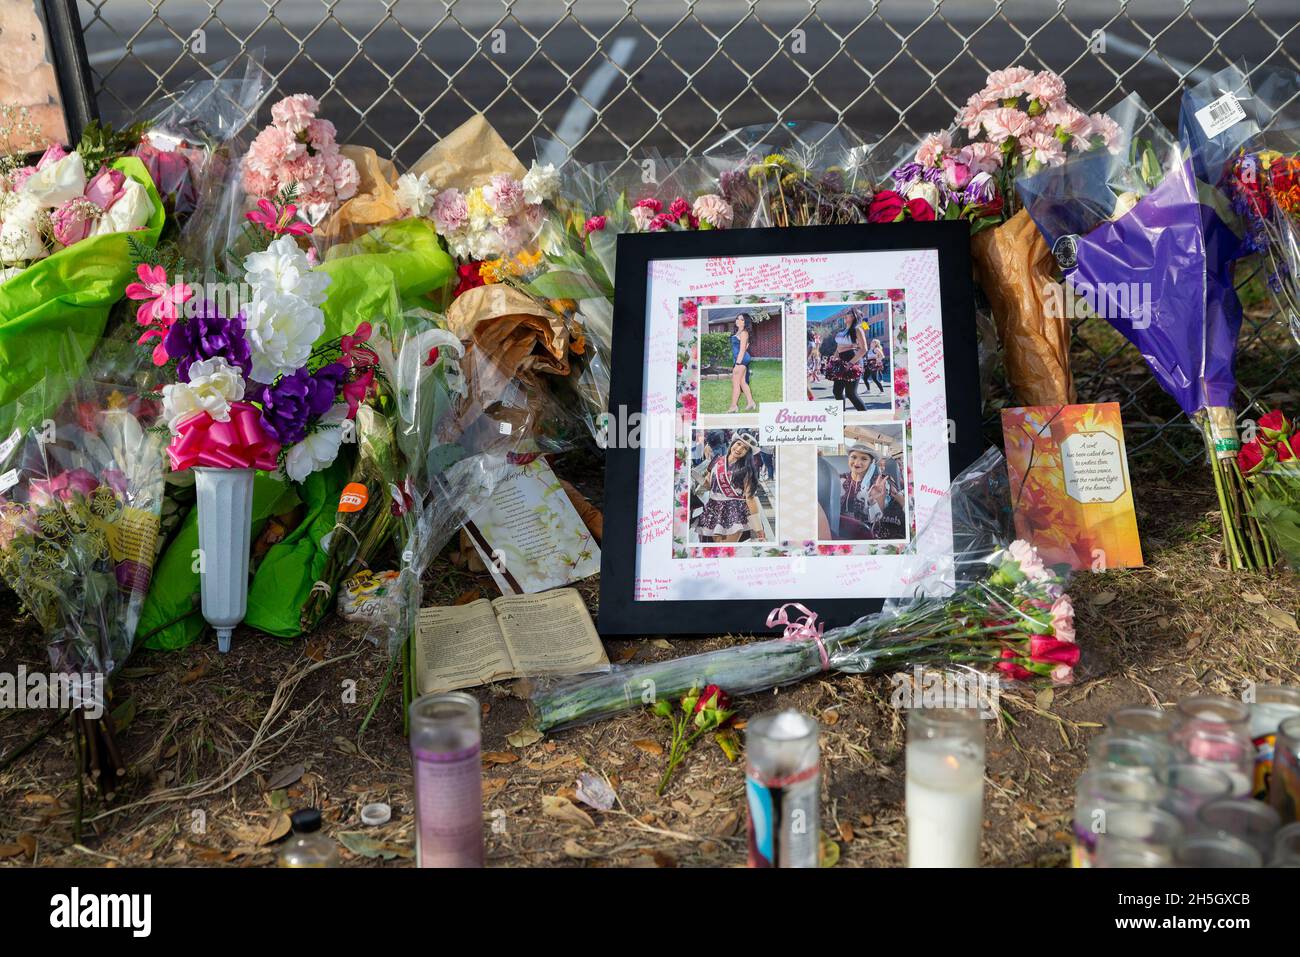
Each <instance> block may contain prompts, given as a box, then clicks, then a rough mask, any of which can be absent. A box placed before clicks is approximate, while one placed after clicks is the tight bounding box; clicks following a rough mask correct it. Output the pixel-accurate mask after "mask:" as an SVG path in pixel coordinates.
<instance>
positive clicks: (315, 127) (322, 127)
mask: <svg viewBox="0 0 1300 957" xmlns="http://www.w3.org/2000/svg"><path fill="white" fill-rule="evenodd" d="M306 129H307V142H308V143H310V144H311V148H312V149H314V150H315V151H316V152H317V153H337V152H338V151H339V145H338V143H337V142H335V139H334V138H335V136H336V135H337V134H338V131H337V130H336V129H334V124H333V123H331V122H330V121H329V120H323V119H313V120H312V121H311V122H309V123H308V124H307V128H306Z"/></svg>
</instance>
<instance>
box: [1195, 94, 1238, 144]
mask: <svg viewBox="0 0 1300 957" xmlns="http://www.w3.org/2000/svg"><path fill="white" fill-rule="evenodd" d="M1245 118H1246V111H1245V110H1244V109H1242V107H1241V104H1240V103H1239V102H1237V97H1236V96H1234V95H1233V94H1231V93H1225V94H1223V96H1221V97H1219V98H1218V99H1217V100H1214V101H1213V102H1212V103H1210V104H1209V105H1208V106H1203V107H1201V108H1200V109H1199V110H1197V111H1196V122H1198V123H1200V124H1201V129H1203V130H1204V131H1205V135H1206V136H1208V137H1210V138H1211V139H1213V138H1214V137H1216V136H1218V135H1219V134H1220V133H1222V132H1223V131H1224V130H1226V129H1228V128H1229V127H1231V126H1234V125H1236V124H1237V123H1240V122H1241V121H1242V120H1244V119H1245Z"/></svg>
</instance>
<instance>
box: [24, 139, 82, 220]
mask: <svg viewBox="0 0 1300 957" xmlns="http://www.w3.org/2000/svg"><path fill="white" fill-rule="evenodd" d="M21 191H22V192H24V193H26V194H27V195H28V196H31V197H32V198H33V199H35V200H36V201H37V202H38V203H40V204H41V205H42V206H48V207H50V208H51V209H52V208H54V207H55V206H58V205H60V204H61V203H66V202H67V201H68V200H70V199H76V198H77V197H78V196H82V195H84V194H85V192H86V167H85V165H84V164H83V163H82V162H81V155H80V154H79V153H69V154H68V155H67V156H65V157H63V159H61V160H57V161H56V162H53V163H50V164H49V165H48V166H46V167H45V169H38V170H37V171H36V172H35V173H33V174H32V175H31V176H29V177H27V181H26V182H25V183H23V185H22V188H21Z"/></svg>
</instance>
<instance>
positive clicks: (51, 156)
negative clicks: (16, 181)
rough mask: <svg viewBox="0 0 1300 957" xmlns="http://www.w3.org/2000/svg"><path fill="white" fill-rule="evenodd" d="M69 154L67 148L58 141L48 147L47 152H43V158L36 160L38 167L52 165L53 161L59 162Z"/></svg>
mask: <svg viewBox="0 0 1300 957" xmlns="http://www.w3.org/2000/svg"><path fill="white" fill-rule="evenodd" d="M67 156H68V151H67V150H65V149H64V148H63V147H62V146H60V145H59V144H58V143H55V144H54V145H53V146H50V147H48V148H47V149H46V150H45V152H44V153H42V154H41V158H40V159H38V160H37V161H36V168H37V169H45V167H47V166H49V165H51V164H52V163H57V162H58V161H59V160H61V159H66V158H67Z"/></svg>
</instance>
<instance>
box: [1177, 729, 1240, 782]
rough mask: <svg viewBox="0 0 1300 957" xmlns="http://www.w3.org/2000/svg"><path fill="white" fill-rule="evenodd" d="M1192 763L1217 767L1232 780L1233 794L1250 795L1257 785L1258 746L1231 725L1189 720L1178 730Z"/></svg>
mask: <svg viewBox="0 0 1300 957" xmlns="http://www.w3.org/2000/svg"><path fill="white" fill-rule="evenodd" d="M1178 736H1179V737H1180V738H1181V739H1182V740H1181V742H1180V743H1181V745H1182V747H1184V748H1185V749H1186V751H1187V758H1188V760H1189V761H1190V762H1191V763H1192V764H1202V765H1205V766H1206V767H1212V768H1217V769H1218V770H1220V771H1222V772H1223V773H1224V774H1226V775H1227V776H1228V777H1229V778H1230V779H1231V781H1232V796H1233V797H1247V796H1249V795H1250V794H1251V793H1252V791H1253V788H1254V775H1255V746H1254V745H1253V744H1252V743H1251V741H1250V738H1248V737H1247V736H1246V735H1244V734H1242V733H1241V732H1240V731H1237V730H1235V729H1234V728H1232V727H1231V726H1229V725H1228V724H1215V723H1211V722H1195V721H1189V722H1188V723H1186V724H1185V725H1183V727H1182V728H1180V729H1179V731H1178Z"/></svg>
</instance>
